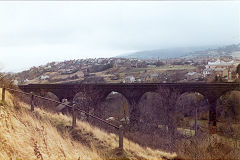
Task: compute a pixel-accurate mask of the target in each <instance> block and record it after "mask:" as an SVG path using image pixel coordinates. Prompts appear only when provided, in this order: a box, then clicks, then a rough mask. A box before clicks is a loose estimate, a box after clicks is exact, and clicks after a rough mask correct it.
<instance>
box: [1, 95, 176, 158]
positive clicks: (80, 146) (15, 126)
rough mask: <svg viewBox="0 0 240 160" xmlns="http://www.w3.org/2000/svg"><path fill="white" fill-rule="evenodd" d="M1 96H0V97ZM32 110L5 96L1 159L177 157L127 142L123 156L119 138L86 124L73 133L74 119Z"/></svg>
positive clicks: (79, 125) (2, 105)
mask: <svg viewBox="0 0 240 160" xmlns="http://www.w3.org/2000/svg"><path fill="white" fill-rule="evenodd" d="M0 95H1V94H0ZM29 108H30V106H29V105H27V104H24V103H23V102H20V101H19V100H17V99H16V98H13V97H12V95H10V94H9V93H7V94H6V102H5V103H3V102H0V151H1V152H0V159H1V160H2V159H78V160H80V159H81V160H87V159H97V160H100V159H141V160H142V159H157V160H160V159H166V158H169V159H170V158H173V157H174V156H175V155H173V154H172V155H171V154H167V153H164V152H161V151H158V150H151V149H149V148H143V147H141V146H139V145H137V144H135V143H133V142H131V141H128V140H127V139H124V141H125V142H124V143H127V144H128V145H127V146H128V147H127V148H124V150H125V151H124V153H123V154H120V152H119V151H118V149H116V148H117V147H118V137H117V136H116V135H115V134H109V133H106V132H104V131H102V130H100V129H99V128H96V127H93V126H91V125H89V124H88V123H86V122H81V121H78V122H77V126H78V127H77V128H76V129H71V127H68V126H71V117H68V116H64V115H61V114H53V113H49V112H46V111H44V110H41V109H38V108H36V110H35V111H34V112H33V113H32V112H30V111H29Z"/></svg>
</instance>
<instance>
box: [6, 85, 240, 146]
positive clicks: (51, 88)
mask: <svg viewBox="0 0 240 160" xmlns="http://www.w3.org/2000/svg"><path fill="white" fill-rule="evenodd" d="M18 87H19V88H20V89H21V90H22V91H19V90H13V89H9V88H3V89H2V92H3V94H2V99H3V100H4V98H5V94H4V92H5V89H7V90H9V91H17V92H19V93H23V94H27V95H30V96H31V97H32V99H33V98H34V97H38V98H42V99H45V100H49V101H53V102H56V103H59V104H60V103H61V102H59V101H55V100H52V99H48V98H45V97H42V96H38V95H39V93H40V95H44V94H45V93H47V92H52V93H54V94H55V95H56V96H57V97H58V98H59V99H60V101H61V100H62V99H65V98H66V99H68V100H69V101H73V99H74V97H75V96H76V94H78V93H81V92H84V94H85V96H87V97H89V98H90V99H91V100H92V101H93V106H98V105H97V104H98V103H101V102H103V101H104V100H105V98H106V97H107V96H108V95H109V93H111V92H112V91H114V92H119V93H121V94H122V95H123V96H124V97H125V98H126V99H127V100H128V102H129V105H130V110H131V112H130V123H136V122H138V121H139V117H140V111H139V107H138V103H139V101H140V99H141V97H142V96H143V95H144V94H145V93H147V92H158V91H159V90H161V89H169V90H170V91H172V92H179V94H184V93H191V92H197V93H200V94H202V95H203V96H204V98H205V99H207V101H208V103H209V106H210V107H209V130H210V133H215V132H216V125H217V120H216V112H217V108H216V102H217V100H218V98H220V97H221V96H222V95H224V94H225V93H227V92H229V91H239V90H240V84H239V83H135V84H124V83H123V84H116V83H115V84H113V83H110V84H30V85H20V86H18ZM158 93H159V92H158ZM160 96H161V95H160ZM164 98H168V97H164ZM65 106H66V107H69V108H72V110H73V114H72V115H73V126H75V125H76V112H75V111H81V112H83V113H86V114H87V115H89V116H91V117H92V118H95V119H97V120H99V121H101V122H103V123H105V124H107V125H109V126H112V127H114V128H116V129H118V130H119V133H120V134H119V135H120V138H119V146H120V148H122V146H123V133H122V128H121V127H118V126H115V125H113V124H111V123H109V122H106V121H105V120H103V119H101V118H99V117H96V116H94V115H91V114H89V113H88V112H86V111H83V110H79V109H78V108H75V106H74V105H73V106H70V105H65ZM31 108H32V110H33V108H34V105H33V102H31Z"/></svg>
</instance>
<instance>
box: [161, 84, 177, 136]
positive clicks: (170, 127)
mask: <svg viewBox="0 0 240 160" xmlns="http://www.w3.org/2000/svg"><path fill="white" fill-rule="evenodd" d="M157 92H158V93H159V94H160V98H161V100H160V101H159V105H160V107H162V108H163V109H164V112H165V115H159V116H161V117H162V121H163V123H164V125H165V127H166V130H167V132H168V133H169V135H170V138H171V141H172V140H173V139H172V138H173V137H174V135H175V132H176V131H175V130H176V120H175V109H176V104H177V99H178V97H179V96H180V92H179V91H178V90H176V89H174V88H171V89H169V88H165V87H158V90H157Z"/></svg>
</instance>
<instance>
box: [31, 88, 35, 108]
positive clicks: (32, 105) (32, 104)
mask: <svg viewBox="0 0 240 160" xmlns="http://www.w3.org/2000/svg"><path fill="white" fill-rule="evenodd" d="M33 99H34V95H33V92H31V112H33V111H34V102H33Z"/></svg>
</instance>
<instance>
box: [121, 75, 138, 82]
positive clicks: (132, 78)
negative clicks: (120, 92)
mask: <svg viewBox="0 0 240 160" xmlns="http://www.w3.org/2000/svg"><path fill="white" fill-rule="evenodd" d="M135 81H136V79H135V77H134V76H127V77H125V80H124V83H134V82H135Z"/></svg>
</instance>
